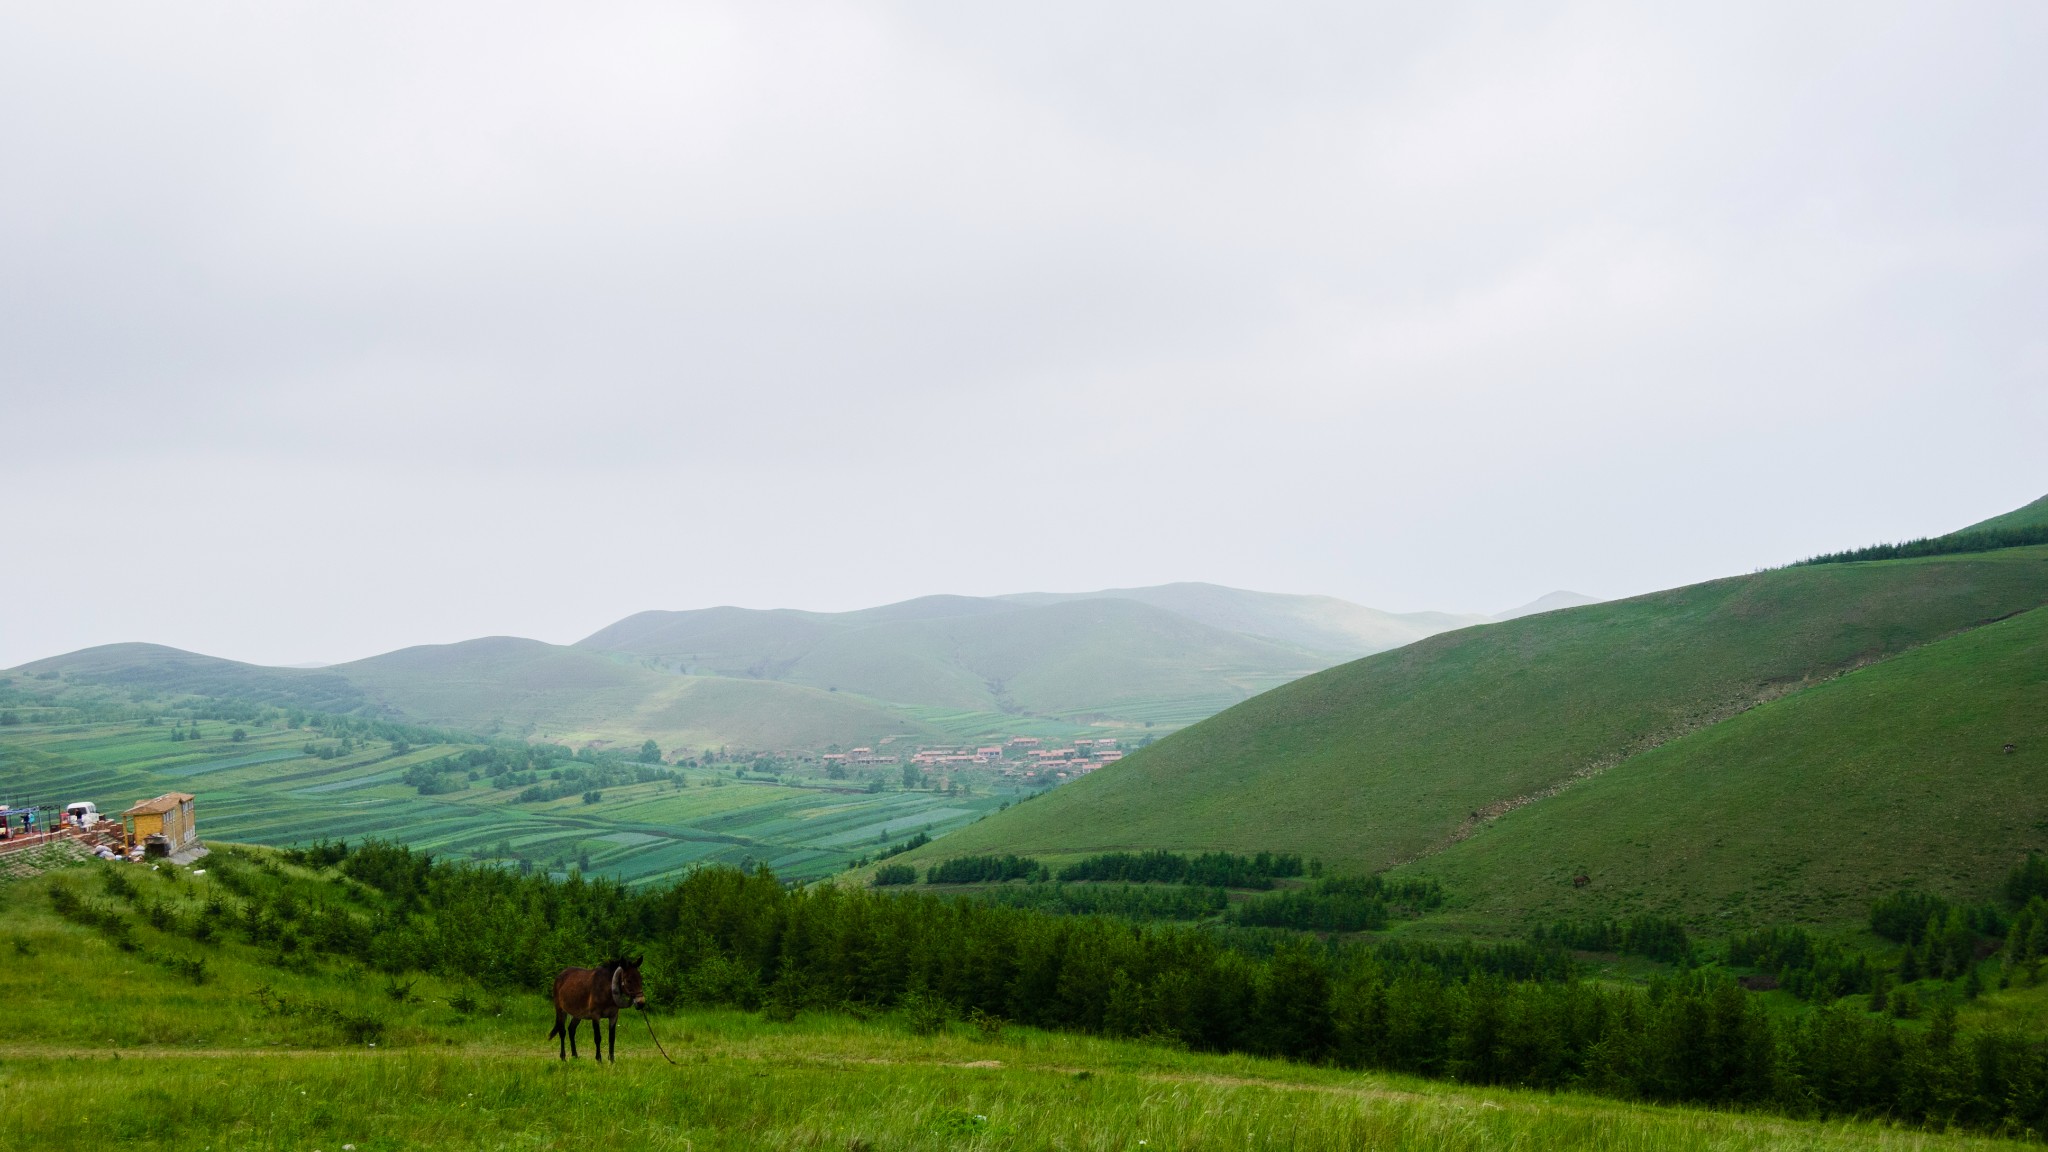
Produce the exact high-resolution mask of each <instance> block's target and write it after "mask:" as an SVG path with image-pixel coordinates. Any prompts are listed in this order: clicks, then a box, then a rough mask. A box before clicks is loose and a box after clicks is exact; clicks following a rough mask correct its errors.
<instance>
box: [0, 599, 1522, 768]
mask: <svg viewBox="0 0 2048 1152" xmlns="http://www.w3.org/2000/svg"><path fill="white" fill-rule="evenodd" d="M1546 599H1548V598H1546ZM1539 603H1541V602H1539ZM1491 619H1492V618H1491V617H1487V616H1481V615H1469V614H1468V615H1458V614H1451V613H1437V612H1417V613H1389V612H1380V611H1377V610H1374V609H1371V608H1365V607H1363V606H1360V605H1357V604H1352V603H1349V602H1347V601H1344V600H1339V599H1337V598H1335V597H1328V596H1292V595H1283V594H1278V593H1268V592H1251V591H1245V590H1242V589H1234V588H1226V587H1222V586H1220V585H1214V584H1199V583H1184V584H1167V585H1160V586H1157V587H1152V588H1123V589H1109V590H1105V591H1102V592H1088V593H1021V594H1017V595H1011V596H994V597H977V596H951V595H935V596H924V597H919V598H916V599H913V600H905V601H901V602H899V603H894V604H884V605H879V606H876V607H873V608H864V609H860V610H857V611H852V612H808V611H802V610H797V609H768V610H757V609H746V608H735V607H716V608H702V609H694V610H688V611H678V612H664V611H649V612H640V613H635V614H634V615H632V616H628V617H626V618H624V619H622V620H619V621H616V622H615V623H613V624H610V625H608V626H606V627H604V628H602V629H599V630H598V631H596V632H594V633H592V634H591V635H589V636H587V637H585V638H584V639H582V640H579V641H577V642H576V643H574V644H571V645H557V644H548V643H544V642H542V641H538V640H529V639H524V638H520V637H510V636H492V637H482V638H479V639H475V640H468V641H463V642H461V643H456V644H434V645H422V646H418V647H413V648H404V649H400V650H398V651H395V652H387V653H384V654H382V655H378V656H372V657H369V658H367V659H363V660H356V661H351V662H349V663H346V664H337V665H332V666H328V667H323V668H273V667H263V666H259V665H252V664H244V663H240V662H237V661H232V660H222V659H218V658H215V657H211V656H203V655H199V654H196V653H190V652H182V651H180V650H178V649H173V648H164V647H161V646H157V645H145V644H124V645H109V646H105V647H102V648H95V649H86V650H84V651H81V652H74V653H71V654H69V655H66V656H60V657H54V658H51V659H49V660H44V661H36V662H34V663H32V664H29V665H24V666H23V669H22V670H23V671H27V672H30V673H31V674H40V673H45V672H55V673H60V674H62V675H64V676H66V677H68V678H71V679H75V680H79V681H83V682H89V683H101V684H107V685H115V686H123V687H127V688H130V689H134V690H139V691H144V692H155V693H163V694H177V693H189V694H196V695H203V696H216V697H242V698H248V699H256V700H262V701H265V702H271V703H277V704H282V705H287V706H298V707H306V708H315V709H321V710H328V711H344V712H347V711H365V712H377V713H380V714H384V715H389V716H393V717H403V718H406V719H411V720H415V721H419V722H421V723H429V724H436V725H441V726H445V727H451V728H460V729H466V730H471V731H478V732H486V733H497V734H503V735H517V736H526V737H541V738H548V739H559V740H570V741H579V740H599V741H610V740H619V741H627V740H630V741H632V742H636V743H637V742H638V741H639V740H640V739H643V738H649V737H651V738H654V739H656V740H657V741H658V742H660V743H662V744H663V745H664V746H675V745H681V746H697V745H737V746H742V747H755V748H793V747H824V746H825V745H827V744H830V743H840V744H854V743H869V742H873V741H877V740H887V739H895V738H905V739H920V740H945V739H967V738H975V737H978V736H987V735H992V734H995V733H999V732H1004V731H1019V730H1031V731H1034V732H1036V731H1039V730H1041V729H1042V730H1043V734H1045V735H1059V734H1060V733H1062V732H1074V733H1079V732H1080V731H1082V730H1084V729H1091V728H1100V727H1104V726H1107V727H1110V728H1119V727H1128V728H1131V729H1137V730H1144V729H1154V730H1156V731H1159V732H1162V733H1163V732H1166V731H1172V730H1173V729H1175V728H1178V727H1180V726H1182V725H1184V724H1187V723H1192V722H1194V721H1196V720H1199V719H1201V718H1202V717H1204V716H1207V715H1210V714H1212V713H1214V712H1216V711H1218V710H1220V709H1223V708H1226V707H1229V706H1230V705H1232V704H1235V703H1237V702H1239V701H1242V700H1245V699H1247V698H1249V697H1251V696H1254V695H1257V694H1258V693H1260V692H1263V691H1265V690H1267V689H1270V688H1273V687H1275V686H1277V685H1280V684H1284V683H1286V682H1288V681H1289V680H1293V679H1296V678H1298V677H1300V676H1303V675H1307V674H1309V673H1312V672H1315V671H1317V670H1319V669H1322V668H1327V667H1329V666H1331V665H1334V664H1338V663H1341V662H1343V661H1345V660H1347V659H1353V658H1356V657H1358V656H1360V655H1364V654H1367V653H1371V652H1377V651H1383V650H1385V649H1387V648H1391V647H1397V646H1399V645H1402V644H1407V643H1411V642H1413V641H1414V640H1416V639H1419V638H1422V637H1424V636H1429V635H1434V634H1436V633H1439V632H1443V631H1447V630H1452V629H1457V628H1463V627H1471V626H1474V625H1478V624H1484V623H1487V622H1488V621H1489V620H1491ZM1034 725H1035V726H1036V727H1033V726H1034Z"/></svg>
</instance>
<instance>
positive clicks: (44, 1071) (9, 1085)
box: [0, 862, 2001, 1152]
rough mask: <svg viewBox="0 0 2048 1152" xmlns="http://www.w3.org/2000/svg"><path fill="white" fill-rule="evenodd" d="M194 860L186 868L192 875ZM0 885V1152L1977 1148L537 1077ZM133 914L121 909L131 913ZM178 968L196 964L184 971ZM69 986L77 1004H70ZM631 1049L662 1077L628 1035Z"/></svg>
mask: <svg viewBox="0 0 2048 1152" xmlns="http://www.w3.org/2000/svg"><path fill="white" fill-rule="evenodd" d="M201 867H202V868H203V862H202V865H201ZM103 870H105V867H104V866H100V865H85V866H83V867H81V868H79V869H76V870H65V871H60V872H58V873H56V874H53V875H44V876H40V877H34V878H30V879H27V880H18V881H12V882H0V923H4V925H5V928H4V929H0V936H4V939H0V950H4V953H0V954H4V957H5V962H4V963H0V1003H5V1004H6V1005H7V1008H8V1010H7V1011H6V1012H4V1013H0V1115H4V1116H5V1117H6V1122H5V1125H4V1133H0V1144H4V1145H5V1146H6V1147H9V1148H20V1149H24V1150H42V1149H52V1150H56V1149H63V1150H74V1149H75V1150H80V1152H84V1150H89V1149H104V1148H107V1147H149V1148H181V1149H182V1148H190V1149H204V1150H218V1152H228V1150H235V1149H316V1150H317V1149H324V1150H327V1152H376V1150H382V1149H399V1148H434V1149H442V1148H446V1149H502V1148H537V1149H549V1148H579V1149H587V1148H592V1147H618V1148H650V1149H677V1150H690V1152H696V1150H700V1149H734V1150H739V1149H761V1148H819V1149H834V1150H837V1149H848V1150H880V1149H890V1150H896V1149H903V1150H924V1149H931V1150H938V1149H991V1150H994V1149H1046V1148H1058V1149H1077V1150H1080V1149H1086V1150H1101V1152H1112V1150H1115V1152H1129V1150H1135V1149H1226V1148H1227V1149H1242V1148H1286V1149H1300V1150H1319V1149H1332V1150H1334V1149H1358V1148H1373V1149H1391V1150H1407V1149H1413V1150H1417V1152H1421V1150H1425V1149H1426V1150H1430V1152H1437V1150H1443V1149H1452V1150H1467V1149H1469V1150H1475V1152H1477V1150H1501V1152H1507V1150H1514V1149H1537V1148H1541V1149H1595V1150H1613V1152H1664V1150H1673V1152H1678V1150H1685V1152H1695V1150H1696V1152H1739V1150H1745V1149H1781V1148H1796V1149H1810V1150H1815V1152H1819V1150H1834V1149H1841V1150H1844V1152H1847V1150H1852V1149H1882V1150H1897V1152H1921V1150H1925V1152H1946V1150H1951V1149H1954V1150H1960V1149H1988V1148H1992V1147H1996V1146H2000V1144H2001V1142H2000V1141H1996V1140H1991V1139H1986V1138H1982V1137H1977V1136H1968V1135H1960V1134H1947V1133H1938V1132H1928V1131H1922V1130H1915V1129H1904V1128H1896V1127H1891V1126H1887V1125H1883V1124H1879V1123H1873V1122H1867V1121H1832V1122H1811V1121H1799V1120H1792V1119H1786V1118H1782V1117H1778V1116H1772V1115H1767V1114H1759V1113H1743V1112H1733V1111H1713V1110H1703V1109H1693V1108H1680V1107H1662V1106H1651V1105H1644V1104H1634V1103H1626V1102H1617V1101H1614V1100H1608V1099H1601V1098H1596V1097H1590V1096H1581V1095H1577V1094H1573V1093H1550V1092H1533V1091H1523V1090H1515V1089H1506V1088H1479V1087H1472V1086H1453V1085H1447V1084H1443V1083H1436V1082H1431V1081H1426V1080H1417V1079H1413V1078H1407V1077H1400V1076H1388V1075H1377V1074H1360V1073H1356V1072H1347V1071H1340V1070H1336V1069H1331V1068H1320V1067H1313V1066H1306V1065H1299V1064H1290V1063H1285V1062H1280V1061H1273V1060H1264V1059H1254V1058H1249V1057H1242V1056H1226V1055H1197V1054H1191V1053H1188V1052H1185V1051H1181V1050H1179V1049H1177V1048H1175V1047H1172V1046H1167V1045H1160V1044H1148V1043H1142V1042H1135V1041H1114V1040H1108V1039H1101V1038H1094V1037H1088V1036H1078V1035H1068V1034H1059V1033H1050V1032H1044V1031H1039V1030H1035V1029H1027V1028H1020V1027H1017V1026H1014V1025H1008V1024H1004V1023H1002V1022H1000V1021H983V1022H981V1023H979V1024H968V1023H964V1022H952V1023H940V1022H929V1021H925V1022H920V1021H919V1020H917V1019H914V1018H913V1017H912V1016H909V1015H906V1014H904V1013H902V1012H881V1013H876V1014H868V1015H866V1016H865V1018H856V1017H855V1016H852V1015H848V1014H845V1013H836V1012H822V1011H804V1012H800V1013H797V1014H795V1015H794V1016H789V1017H785V1018H782V1019H779V1020H776V1019H769V1018H767V1017H764V1016H762V1015H759V1014H752V1013H742V1012H738V1011H735V1010H712V1009H695V1010H685V1011H679V1012H672V1013H670V1012H664V1013H661V1014H659V1015H657V1016H655V1017H653V1019H652V1020H651V1021H650V1022H647V1023H643V1022H642V1021H641V1020H640V1019H636V1018H634V1017H632V1016H630V1015H629V1016H627V1017H626V1018H624V1019H622V1020H621V1022H620V1024H621V1027H620V1030H619V1036H618V1052H619V1059H618V1062H617V1063H616V1064H615V1065H603V1066H600V1065H598V1064H596V1063H595V1062H593V1061H592V1060H590V1059H589V1051H590V1049H589V1046H588V1044H589V1041H588V1037H587V1032H586V1033H585V1039H584V1047H583V1052H584V1057H583V1058H582V1059H580V1060H578V1061H576V1062H572V1063H565V1062H562V1061H560V1060H558V1059H557V1058H556V1055H555V1045H554V1042H553V1041H550V1040H548V1039H547V1037H546V1034H547V1031H548V1028H549V1025H550V1023H551V1021H552V1012H551V1009H550V1008H549V1006H548V1004H547V1002H546V1001H545V999H544V998H543V997H542V996H540V995H538V994H535V993H532V992H524V991H496V992H492V991H486V990H483V989H480V988H477V987H474V986H472V985H469V984H467V983H464V982H462V981H459V980H451V979H445V978H437V977H431V976H407V977H403V978H400V977H394V976H389V975H384V974H381V973H373V972H370V971H367V970H365V969H362V968H360V967H356V966H354V965H351V964H343V963H334V962H327V961H318V960H312V959H309V958H306V957H303V956H301V957H297V958H293V959H290V960H286V959H284V958H282V957H277V956H270V957H266V956H264V955H263V954H261V953H259V952H258V951H257V950H256V949H254V948H252V947H248V946H244V945H242V944H240V943H238V942H235V941H231V940H227V939H225V938H216V939H214V940H213V941H211V942H209V943H208V944H205V945H201V944H198V943H195V942H193V941H191V940H189V939H186V938H184V937H182V936H172V935H170V934H168V933H163V932H159V931H157V930H156V929H154V928H152V927H149V926H148V924H147V923H143V922H138V923H137V926H136V927H135V929H134V932H133V935H132V941H131V943H132V945H133V950H132V951H130V950H122V949H120V948H117V947H115V946H114V945H113V944H111V943H109V942H108V940H107V938H106V937H105V935H104V934H103V933H100V932H96V931H94V930H92V929H89V928H85V927H81V926H79V925H77V924H74V923H71V922H68V921H65V920H62V919H59V918H58V917H57V916H56V915H55V913H54V912H53V911H51V902H50V900H49V898H48V897H49V887H50V885H52V884H53V883H72V884H74V885H75V886H76V887H77V888H79V889H80V890H82V891H93V890H96V889H97V887H98V885H96V884H89V883H88V884H78V883H77V882H78V881H83V880H88V879H90V875H89V874H90V873H91V872H94V871H103ZM127 871H128V873H129V874H130V875H131V876H133V877H134V882H135V883H136V884H137V885H139V886H140V892H139V893H138V895H139V897H140V900H141V904H140V907H142V908H145V909H146V908H148V907H150V906H153V905H155V904H157V903H159V902H162V901H170V902H173V903H175V904H178V905H179V906H184V907H189V908H197V907H198V906H199V905H200V904H201V903H203V902H204V901H205V900H206V899H207V898H208V897H209V895H210V894H212V892H213V889H214V884H213V881H212V880H211V879H210V877H208V876H207V875H205V874H204V873H203V872H200V871H195V870H178V873H177V875H176V876H175V877H173V876H168V875H165V874H163V873H151V872H149V871H147V870H144V869H140V868H134V869H127ZM145 919H146V916H145ZM195 962H197V963H195ZM82 990H83V994H81V993H82ZM650 1027H651V1028H653V1029H655V1030H658V1035H659V1037H660V1040H661V1043H662V1045H663V1046H664V1047H666V1048H667V1050H668V1052H669V1053H670V1054H671V1056H673V1057H674V1058H675V1060H676V1061H677V1064H675V1065H671V1064H669V1063H667V1062H666V1061H665V1060H664V1059H663V1058H662V1057H661V1056H660V1055H658V1054H657V1052H656V1051H655V1049H654V1047H653V1045H652V1043H651V1042H650V1040H649V1029H650Z"/></svg>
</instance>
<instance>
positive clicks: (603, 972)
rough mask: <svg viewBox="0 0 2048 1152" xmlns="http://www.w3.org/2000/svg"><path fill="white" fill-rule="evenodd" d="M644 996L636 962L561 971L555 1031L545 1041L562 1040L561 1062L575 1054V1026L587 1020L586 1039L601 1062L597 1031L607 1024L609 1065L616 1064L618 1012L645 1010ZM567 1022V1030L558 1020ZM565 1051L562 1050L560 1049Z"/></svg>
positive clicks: (600, 1038) (601, 1040) (601, 1043)
mask: <svg viewBox="0 0 2048 1152" xmlns="http://www.w3.org/2000/svg"><path fill="white" fill-rule="evenodd" d="M645 1007H647V996H646V994H645V993H644V992H642V991H641V989H640V961H638V960H623V959H621V960H613V961H610V962H609V963H605V964H600V965H598V966H597V967H595V968H564V969H562V972H561V975H559V976H556V977H555V1030H554V1031H552V1032H550V1033H548V1039H550V1040H552V1039H554V1038H555V1037H557V1036H560V1037H562V1043H561V1044H560V1045H558V1046H557V1050H558V1053H559V1055H560V1056H561V1058H562V1059H564V1060H567V1059H568V1058H569V1057H571V1056H575V1055H578V1053H577V1051H576V1027H577V1025H579V1024H581V1023H583V1022H584V1021H585V1020H588V1021H590V1040H591V1043H592V1044H594V1045H596V1047H597V1052H596V1056H597V1058H598V1059H599V1060H600V1061H602V1060H603V1059H604V1037H603V1036H602V1035H601V1034H599V1032H598V1028H599V1027H600V1026H601V1025H602V1024H603V1022H604V1021H607V1020H609V1021H611V1025H612V1028H611V1041H612V1063H614V1064H616V1063H618V1062H619V1009H621V1008H645ZM564 1020H567V1021H568V1022H569V1027H568V1030H567V1031H564V1030H563V1028H562V1021H564ZM564 1048H566V1049H567V1050H566V1051H561V1049H564Z"/></svg>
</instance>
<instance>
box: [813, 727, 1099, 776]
mask: <svg viewBox="0 0 2048 1152" xmlns="http://www.w3.org/2000/svg"><path fill="white" fill-rule="evenodd" d="M1123 757H1124V750H1123V748H1122V747H1121V746H1120V744H1119V742H1118V741H1117V740H1115V739H1113V738H1109V737H1103V738H1099V739H1074V740H1069V741H1067V742H1066V743H1065V744H1063V745H1060V746H1058V747H1051V748H1048V747H1046V746H1045V741H1044V740H1043V739H1042V738H1040V737H1037V736H1012V737H1010V738H1009V739H1008V740H1006V741H1004V742H1002V743H1000V744H982V745H978V746H976V747H973V748H967V747H934V748H927V747H919V748H916V749H915V750H912V751H910V752H907V753H906V752H901V751H891V750H890V749H889V748H888V747H887V746H886V744H885V745H884V746H882V747H879V748H869V747H861V748H849V749H847V750H846V751H844V752H840V751H836V750H835V751H831V752H826V753H823V754H822V755H820V756H819V760H820V761H822V762H823V764H824V765H825V769H826V771H827V772H828V773H831V772H833V771H834V770H835V769H837V770H839V771H841V772H843V771H844V770H846V769H848V768H858V767H866V768H870V769H872V768H875V767H907V768H912V769H916V770H918V771H920V772H924V773H930V774H932V775H934V776H937V777H938V779H937V780H936V781H935V783H936V784H937V785H938V786H939V787H945V786H947V785H948V784H949V783H950V782H951V781H950V779H949V777H950V776H951V774H952V773H954V772H957V771H960V770H963V769H981V770H984V771H985V772H989V773H992V774H993V776H994V778H995V779H996V780H998V781H1001V782H1006V783H1012V784H1024V785H1031V786H1036V787H1048V786H1051V785H1054V784H1059V783H1062V782H1064V781H1067V780H1073V779H1078V778H1079V777H1082V776H1086V775H1087V774H1088V773H1090V772H1093V771H1095V770H1096V769H1097V768H1100V767H1102V766H1103V765H1104V764H1114V763H1115V762H1117V761H1118V760H1121V759H1123Z"/></svg>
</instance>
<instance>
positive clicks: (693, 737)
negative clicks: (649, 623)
mask: <svg viewBox="0 0 2048 1152" xmlns="http://www.w3.org/2000/svg"><path fill="white" fill-rule="evenodd" d="M335 671H336V672H337V673H338V674H340V675H342V676H346V677H347V678H348V680H349V681H350V682H351V683H354V684H358V685H360V686H361V687H362V689H363V691H364V692H365V693H366V694H367V695H368V696H369V697H370V698H371V699H372V700H375V701H376V702H378V703H379V704H382V705H384V706H386V707H388V708H389V709H391V710H392V711H393V712H395V713H397V714H399V715H402V716H405V717H408V718H411V719H415V720H418V721H420V722H423V723H429V724H439V725H445V726H449V727H455V728H462V729H466V730H469V731H475V732H483V733H487V734H491V733H502V734H506V735H518V736H531V737H535V738H541V739H552V740H557V741H571V742H580V741H591V740H595V741H605V740H613V741H630V742H635V743H637V742H638V741H639V740H642V739H647V738H652V739H653V740H655V741H656V742H657V743H659V744H661V745H662V746H663V747H670V748H673V747H678V746H681V747H701V746H706V745H713V746H723V745H728V744H731V745H738V746H740V747H748V748H816V747H823V746H825V745H826V744H830V743H833V742H835V741H845V742H850V743H851V742H860V741H870V740H876V739H880V738H882V737H885V736H918V735H925V734H927V732H926V729H925V728H924V727H923V726H922V725H921V724H919V723H918V722H916V721H915V720H913V719H911V718H910V717H908V716H906V715H904V714H903V713H902V712H900V711H898V710H895V709H891V708H889V707H887V706H885V705H882V704H878V703H876V702H874V701H871V700H863V699H860V698H858V697H855V696H851V695H847V694H834V693H828V692H817V691H812V690H809V689H806V688H802V687H799V686H796V685H790V684H780V683H775V682H771V681H754V680H746V681H738V680H728V679H721V678H717V677H705V676H675V675H670V674H665V673H661V672H655V671H650V670H648V669H646V668H642V667H639V666H637V665H634V664H628V663H622V662H620V661H618V660H614V659H611V658H609V657H607V656H604V655H601V654H599V653H596V652H590V651H587V650H584V649H580V648H565V647H562V646H560V645H556V644H543V643H541V642H540V641H538V640H524V639H519V638H517V637H511V636H494V637H489V638H486V639H482V640H468V641H464V642H462V643H460V644H437V645H425V646H421V647H417V648H405V649H401V650H399V651H397V652H390V653H386V654H384V655H382V656H372V657H370V658H369V659H367V660H358V661H356V662H355V663H352V664H343V665H339V666H337V667H336V669H335Z"/></svg>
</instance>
